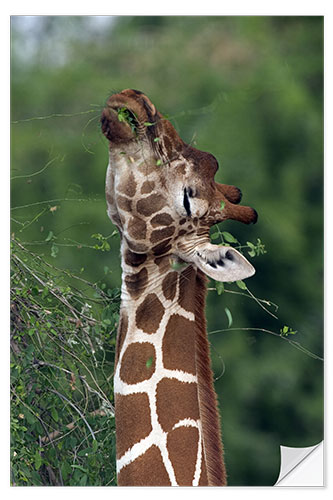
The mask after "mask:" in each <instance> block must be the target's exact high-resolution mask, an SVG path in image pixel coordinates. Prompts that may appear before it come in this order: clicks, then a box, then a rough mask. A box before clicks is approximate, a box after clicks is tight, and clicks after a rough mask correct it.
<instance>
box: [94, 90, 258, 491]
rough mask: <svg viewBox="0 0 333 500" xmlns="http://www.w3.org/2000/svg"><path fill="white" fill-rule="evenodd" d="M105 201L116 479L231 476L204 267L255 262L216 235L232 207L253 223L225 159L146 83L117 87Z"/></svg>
mask: <svg viewBox="0 0 333 500" xmlns="http://www.w3.org/2000/svg"><path fill="white" fill-rule="evenodd" d="M101 126H102V131H103V133H104V135H105V136H106V138H107V139H108V141H109V165H108V168H107V174H106V202H107V213H108V216H109V217H110V219H111V221H112V222H113V224H115V225H116V226H117V228H118V230H119V233H120V238H121V266H122V286H121V306H120V319H119V328H118V334H117V343H116V357H115V372H114V394H115V417H116V460H117V479H118V485H120V486H167V485H171V486H177V485H178V486H191V485H193V486H198V485H199V486H201V485H202V486H207V485H208V486H224V485H226V484H227V479H226V470H225V464H224V452H223V445H222V440H221V431H220V424H219V412H218V406H217V397H216V394H215V391H214V387H213V376H212V370H211V361H210V353H209V343H208V340H207V333H206V323H205V313H204V308H205V297H206V281H207V277H208V278H212V279H214V280H218V281H228V282H231V281H236V280H242V279H245V278H247V277H250V276H252V275H253V274H254V272H255V270H254V268H253V267H252V265H251V264H250V263H249V262H248V261H247V260H246V259H245V258H244V257H243V255H242V254H240V253H239V252H238V251H236V250H235V249H234V248H232V247H228V246H218V245H213V244H211V243H210V239H209V228H210V226H212V225H213V224H216V223H218V222H221V221H224V220H226V219H235V220H238V221H241V222H243V223H246V224H249V223H254V222H256V220H257V213H256V211H255V210H254V209H252V208H250V207H244V206H240V205H238V203H239V201H240V199H241V192H240V190H239V189H238V188H236V187H235V186H228V185H225V184H218V183H216V182H215V181H214V176H215V173H216V171H217V169H218V163H217V160H216V159H215V157H214V156H213V155H211V154H210V153H206V152H203V151H199V150H198V149H195V148H194V147H192V146H191V145H188V144H186V143H185V142H183V141H182V139H181V138H180V137H179V135H178V134H177V132H176V130H175V129H174V127H173V126H172V124H171V123H170V121H168V120H167V119H165V118H163V116H162V114H161V113H159V112H158V111H157V110H156V108H155V106H154V104H152V102H151V101H150V99H149V98H148V97H147V96H145V95H144V94H143V93H142V92H140V91H137V90H133V89H126V90H123V91H122V92H120V93H117V94H113V95H112V96H111V97H110V98H109V99H108V101H107V103H106V106H105V108H104V110H103V113H102V117H101Z"/></svg>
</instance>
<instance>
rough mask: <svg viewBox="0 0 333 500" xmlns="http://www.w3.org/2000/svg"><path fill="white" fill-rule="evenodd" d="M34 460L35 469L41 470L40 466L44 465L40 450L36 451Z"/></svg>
mask: <svg viewBox="0 0 333 500" xmlns="http://www.w3.org/2000/svg"><path fill="white" fill-rule="evenodd" d="M34 462H35V469H36V470H39V468H40V466H41V465H42V462H43V460H42V457H41V456H40V453H39V451H38V450H36V451H35V455H34Z"/></svg>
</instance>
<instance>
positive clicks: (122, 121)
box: [101, 89, 257, 281]
mask: <svg viewBox="0 0 333 500" xmlns="http://www.w3.org/2000/svg"><path fill="white" fill-rule="evenodd" d="M101 123H102V130H103V133H104V135H105V136H106V137H107V139H108V140H109V144H110V163H109V168H108V173H107V179H106V198H107V205H108V215H109V217H110V218H111V220H112V222H113V223H114V224H115V225H116V226H117V227H118V229H119V231H120V234H121V237H122V239H123V241H125V242H126V252H127V262H128V263H129V264H131V265H134V266H135V265H139V264H140V263H142V262H143V261H146V260H147V259H150V260H151V259H153V261H154V262H155V263H156V264H157V265H158V264H159V263H160V262H161V261H162V259H164V262H165V257H169V258H170V260H171V259H173V260H176V261H177V260H178V261H179V262H185V263H189V264H193V265H194V266H196V267H197V268H199V269H200V270H201V271H203V272H204V273H205V274H206V275H207V276H209V277H210V278H213V279H214V280H217V281H236V280H241V279H244V278H247V277H249V276H252V275H253V274H254V272H255V270H254V268H253V266H252V265H251V264H250V263H249V262H248V261H247V260H246V259H245V258H244V257H243V255H241V254H240V253H239V252H238V251H237V250H235V249H234V248H232V247H229V246H219V245H213V244H212V243H211V242H210V237H209V229H210V227H211V226H212V225H214V224H217V223H218V222H221V221H224V220H227V219H234V220H238V221H240V222H243V223H246V224H250V223H255V222H256V220H257V213H256V211H255V210H254V209H252V208H250V207H244V206H240V205H238V203H239V201H240V199H241V192H240V190H239V189H238V188H236V187H235V186H228V185H225V184H219V183H217V182H215V180H214V176H215V173H216V171H217V169H218V162H217V160H216V158H215V157H214V156H213V155H212V154H210V153H206V152H203V151H200V150H198V149H196V148H194V147H192V146H191V145H188V144H186V143H185V142H184V141H183V140H182V139H181V138H180V137H179V135H178V134H177V132H176V130H175V129H174V127H173V126H172V124H171V123H170V122H169V121H168V120H167V119H165V118H163V116H162V115H161V113H159V112H158V111H157V110H156V108H155V106H154V104H152V102H151V101H150V100H149V98H148V97H147V96H145V95H144V94H143V93H142V92H139V91H137V90H132V89H128V90H123V91H122V92H120V93H119V94H114V95H112V96H111V97H110V98H109V99H108V101H107V105H106V107H105V109H104V111H103V114H102V118H101ZM125 261H126V256H125Z"/></svg>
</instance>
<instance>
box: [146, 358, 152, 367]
mask: <svg viewBox="0 0 333 500" xmlns="http://www.w3.org/2000/svg"><path fill="white" fill-rule="evenodd" d="M152 364H153V356H150V358H148V359H147V361H146V367H147V368H150V367H151V365H152Z"/></svg>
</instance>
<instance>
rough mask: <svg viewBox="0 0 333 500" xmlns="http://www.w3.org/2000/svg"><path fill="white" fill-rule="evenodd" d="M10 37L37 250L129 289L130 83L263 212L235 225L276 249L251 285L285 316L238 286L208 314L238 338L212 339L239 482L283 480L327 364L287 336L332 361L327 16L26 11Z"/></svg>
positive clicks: (27, 219) (26, 202)
mask: <svg viewBox="0 0 333 500" xmlns="http://www.w3.org/2000/svg"><path fill="white" fill-rule="evenodd" d="M11 36H12V59H11V111H12V116H11V119H12V134H11V164H12V174H11V175H12V181H11V205H12V229H11V231H12V233H14V235H15V238H17V239H19V241H20V242H22V243H23V244H24V245H25V246H26V247H27V248H29V249H31V250H32V251H34V252H36V253H38V254H39V255H41V256H43V258H44V259H45V260H46V261H48V262H51V263H52V264H55V265H56V266H57V267H59V268H63V269H69V270H71V272H75V273H77V274H80V276H82V277H83V278H84V279H87V280H90V281H92V282H96V281H97V280H99V279H100V278H101V277H102V276H104V275H105V266H107V267H108V268H109V269H110V270H111V271H112V272H111V273H109V274H108V275H107V278H106V279H107V280H108V286H110V287H111V288H112V287H119V285H120V259H119V238H118V236H116V235H113V236H110V235H112V234H113V231H114V227H113V226H112V224H111V222H110V221H109V219H108V218H107V215H106V204H105V200H104V179H105V171H106V165H107V162H108V145H107V143H106V140H105V139H104V138H103V137H102V134H101V132H100V127H99V117H100V114H101V110H102V107H103V105H104V103H105V100H106V99H107V97H108V95H110V93H113V92H115V91H121V90H122V89H124V88H134V89H138V90H141V91H143V92H144V93H145V94H147V95H148V96H149V98H150V99H151V100H152V102H153V103H154V104H155V105H156V107H157V108H158V109H159V110H160V111H161V112H162V113H165V114H167V115H168V116H169V117H170V119H171V121H172V123H173V124H174V126H175V127H176V129H177V130H178V132H179V133H180V135H181V137H182V138H183V139H184V140H185V141H186V142H190V141H192V143H193V144H194V145H195V146H196V147H197V148H199V149H201V150H204V151H209V152H211V153H213V154H214V155H215V156H216V157H217V159H218V160H219V163H220V169H219V171H218V173H217V176H216V178H217V180H218V181H219V182H224V183H227V184H235V185H236V186H238V187H240V188H241V189H242V191H243V203H244V204H246V205H251V206H253V207H255V208H256V210H257V212H258V214H259V220H258V223H257V224H256V225H255V226H242V225H239V224H238V223H237V222H231V221H230V222H227V223H224V225H222V226H221V230H223V231H228V232H230V233H232V234H233V235H234V236H235V237H236V238H237V239H238V240H239V241H240V242H241V243H242V244H244V245H245V244H246V242H247V241H250V242H253V243H254V244H255V243H256V241H257V238H260V240H261V242H262V243H263V244H264V245H265V249H266V251H267V253H265V254H264V255H260V256H256V257H253V258H252V257H250V256H248V258H250V259H251V262H252V263H253V265H254V266H255V267H256V271H257V272H256V275H255V276H254V277H253V278H251V280H248V281H247V282H246V283H247V285H248V288H249V290H250V291H251V293H252V294H253V295H254V297H256V298H259V299H264V300H266V301H267V302H272V303H274V304H276V305H278V310H277V311H276V308H275V307H274V306H273V305H269V304H268V303H263V302H260V303H258V301H256V300H254V299H252V298H251V296H250V295H249V294H248V292H246V291H242V290H241V289H239V288H238V287H237V286H236V285H230V286H228V287H226V288H228V291H226V292H225V293H223V294H221V295H218V294H217V293H216V292H214V291H210V292H209V293H208V303H207V318H208V330H209V331H210V332H212V331H216V330H226V331H223V332H219V333H215V334H212V335H211V336H210V340H211V342H212V357H213V365H214V371H215V374H216V378H217V381H216V389H217V391H218V396H219V400H220V406H221V414H222V427H223V436H224V446H225V454H226V463H227V469H228V474H229V484H230V485H239V486H242V485H272V484H274V483H275V481H276V480H277V477H278V474H279V463H280V452H279V446H280V445H285V446H293V447H306V446H311V445H314V444H316V443H318V442H319V441H321V440H322V439H323V363H322V361H321V360H318V359H316V358H315V357H312V356H311V355H308V354H306V353H304V352H302V351H301V350H299V349H295V346H294V345H293V344H292V343H290V342H289V340H292V341H295V342H298V343H300V344H301V345H302V346H304V347H305V348H306V349H308V350H309V351H310V352H311V353H315V354H316V355H318V356H320V357H322V356H323V18H322V17H265V16H263V17H200V16H199V17H168V16H166V17H127V16H126V17H78V16H75V17H68V16H65V17H13V18H12V23H11ZM108 244H109V245H110V249H108ZM101 250H102V251H101ZM103 250H105V251H103ZM245 254H246V252H245ZM213 286H214V283H211V287H213ZM232 291H233V292H238V293H231V292H232ZM242 292H244V295H239V293H242ZM260 304H261V306H264V307H265V308H266V309H267V310H269V311H270V312H271V313H273V314H275V315H276V316H277V317H278V318H277V319H276V318H274V317H273V316H272V315H271V314H269V313H268V312H267V311H265V310H264V309H263V307H261V306H260ZM225 308H228V310H229V311H230V314H231V318H232V324H231V318H230V315H229V317H228V315H227V314H226V312H225ZM229 326H230V327H231V328H234V330H230V329H228V327H229ZM284 326H288V327H290V328H291V329H292V330H293V331H295V330H297V332H298V333H297V334H295V335H293V334H291V335H289V336H287V337H285V338H281V336H279V334H280V329H281V328H283V327H284ZM242 328H249V329H253V330H242ZM256 329H257V330H256ZM263 330H268V331H270V332H275V333H276V334H277V336H273V335H272V334H269V333H265V332H264V331H263Z"/></svg>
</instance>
